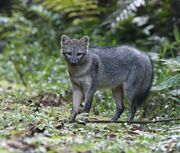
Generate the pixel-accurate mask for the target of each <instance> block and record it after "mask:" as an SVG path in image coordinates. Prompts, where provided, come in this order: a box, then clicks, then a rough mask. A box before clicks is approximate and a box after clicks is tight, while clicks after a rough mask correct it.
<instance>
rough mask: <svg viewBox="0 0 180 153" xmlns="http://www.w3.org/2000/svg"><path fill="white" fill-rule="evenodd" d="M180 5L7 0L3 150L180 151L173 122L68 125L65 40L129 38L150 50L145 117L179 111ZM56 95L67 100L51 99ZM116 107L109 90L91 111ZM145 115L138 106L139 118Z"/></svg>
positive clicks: (2, 51)
mask: <svg viewBox="0 0 180 153" xmlns="http://www.w3.org/2000/svg"><path fill="white" fill-rule="evenodd" d="M3 3H4V5H1V4H3ZM179 6H180V5H179V1H178V0H176V1H171V0H153V1H144V0H128V1H122V0H112V1H108V0H105V1H103V0H88V1H87V0H53V1H51V0H44V1H42V0H26V1H24V0H16V1H11V2H10V3H8V0H7V1H1V2H0V137H1V138H0V152H1V151H2V152H9V151H7V150H9V149H8V148H11V149H13V152H24V151H26V150H28V151H29V152H48V151H49V152H102V153H104V152H176V151H177V150H179V148H178V143H177V142H178V141H179V138H178V137H176V136H177V133H178V132H179V129H178V128H177V126H176V125H175V124H168V125H162V124H161V125H160V124H157V125H152V126H151V125H146V126H142V127H137V126H134V127H131V128H127V127H126V126H124V125H115V124H111V125H104V124H102V125H95V124H89V125H87V126H83V125H77V124H68V123H67V124H63V123H62V122H61V121H62V119H65V118H68V116H69V113H70V109H71V94H72V93H71V89H70V88H71V87H70V81H69V79H68V73H67V68H66V65H65V63H64V61H63V60H62V59H61V56H60V43H59V41H60V36H61V34H62V33H66V34H68V35H70V37H72V38H80V37H82V36H83V35H88V36H89V37H90V45H92V46H111V45H119V44H123V43H126V44H127V43H128V44H132V45H135V46H137V48H140V49H142V50H144V51H147V52H149V54H150V55H152V59H153V63H154V82H153V87H152V89H151V92H150V95H149V98H148V99H147V101H146V103H147V110H146V112H145V116H146V118H148V119H154V118H158V117H166V118H168V117H177V116H179V112H180V109H179V108H180V107H179V104H180V100H179V97H180V75H179V73H180V53H179V50H180V29H179V27H180V25H179V12H178V11H179V9H180V8H179ZM7 8H8V10H7ZM57 101H58V104H59V103H60V104H62V105H61V106H59V107H55V106H53V104H57V103H56V102H57ZM49 104H50V106H48V105H49ZM44 105H47V106H46V107H45V106H44ZM125 107H126V110H125V113H123V116H122V118H121V119H126V118H127V110H128V109H127V108H128V105H126V104H125ZM114 111H115V103H114V102H113V100H112V96H111V93H110V92H109V91H102V92H97V93H96V95H95V98H94V102H93V106H92V111H91V116H92V117H93V118H95V119H96V118H97V119H109V118H110V117H112V115H113V113H114ZM141 114H142V111H141V110H140V111H139V112H137V115H136V118H140V119H141V116H142V115H141ZM147 144H148V145H147ZM149 144H150V145H149ZM177 152H178V151H177Z"/></svg>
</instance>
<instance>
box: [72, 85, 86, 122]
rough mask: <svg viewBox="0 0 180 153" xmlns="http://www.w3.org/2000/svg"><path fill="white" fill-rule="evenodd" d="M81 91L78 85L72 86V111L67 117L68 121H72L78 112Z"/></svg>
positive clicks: (81, 95)
mask: <svg viewBox="0 0 180 153" xmlns="http://www.w3.org/2000/svg"><path fill="white" fill-rule="evenodd" d="M82 97H83V93H82V91H81V90H80V88H79V87H77V86H75V85H74V86H73V107H72V113H71V116H70V118H69V120H70V122H74V121H75V119H76V115H77V114H78V111H79V106H80V103H81V101H82Z"/></svg>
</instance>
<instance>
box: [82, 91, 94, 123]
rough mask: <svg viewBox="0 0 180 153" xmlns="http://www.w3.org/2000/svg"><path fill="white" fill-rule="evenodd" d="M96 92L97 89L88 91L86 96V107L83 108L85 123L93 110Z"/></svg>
mask: <svg viewBox="0 0 180 153" xmlns="http://www.w3.org/2000/svg"><path fill="white" fill-rule="evenodd" d="M95 91H96V90H95V88H90V89H89V90H87V91H86V94H85V105H84V108H83V116H82V117H83V118H82V120H83V121H85V122H86V120H87V116H88V113H89V111H90V109H91V105H92V101H93V97H94V94H95Z"/></svg>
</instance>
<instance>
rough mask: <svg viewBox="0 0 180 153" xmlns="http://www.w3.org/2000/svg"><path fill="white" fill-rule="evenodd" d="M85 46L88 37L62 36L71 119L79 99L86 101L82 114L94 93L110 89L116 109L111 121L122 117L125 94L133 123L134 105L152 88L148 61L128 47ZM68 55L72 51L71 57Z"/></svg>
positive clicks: (143, 54)
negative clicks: (70, 102)
mask: <svg viewBox="0 0 180 153" xmlns="http://www.w3.org/2000/svg"><path fill="white" fill-rule="evenodd" d="M63 41H65V42H66V43H63ZM67 42H68V43H67ZM88 45H89V39H88V37H87V36H85V37H83V38H81V39H80V40H77V39H70V38H69V37H67V36H65V35H63V36H62V38H61V46H62V54H63V56H64V58H65V59H66V61H67V64H68V70H69V76H70V79H71V82H72V86H73V93H74V94H73V110H72V114H71V117H70V120H71V121H73V120H75V118H76V115H77V113H78V109H77V108H78V107H79V104H80V102H81V100H82V99H84V100H85V106H84V109H83V112H84V113H89V111H90V108H91V104H92V100H93V96H94V94H95V92H96V90H98V89H102V88H109V89H111V90H112V93H113V97H114V99H115V101H116V106H117V109H116V113H115V115H114V116H113V118H112V120H117V119H118V118H119V116H120V115H121V114H122V112H123V110H124V104H123V95H124V94H126V96H127V97H128V100H129V116H128V121H132V120H133V118H134V115H135V112H136V109H137V106H138V105H140V104H141V103H142V102H143V101H144V100H145V98H146V96H147V93H148V92H149V90H150V88H151V85H152V81H153V67H152V63H151V60H150V58H149V57H148V56H147V55H146V54H145V53H143V52H140V51H139V50H137V49H136V48H134V47H130V46H125V45H124V46H116V47H105V48H88ZM67 52H71V56H69V55H67ZM78 53H82V56H81V57H79V56H78V55H79V54H78ZM67 56H68V57H67ZM73 60H74V61H75V62H74V63H73V62H72V61H73ZM77 91H78V92H77ZM80 92H81V93H80ZM76 93H78V94H76ZM118 93H119V95H118ZM81 94H82V96H81V98H79V95H81ZM77 99H78V100H77ZM75 106H76V107H75Z"/></svg>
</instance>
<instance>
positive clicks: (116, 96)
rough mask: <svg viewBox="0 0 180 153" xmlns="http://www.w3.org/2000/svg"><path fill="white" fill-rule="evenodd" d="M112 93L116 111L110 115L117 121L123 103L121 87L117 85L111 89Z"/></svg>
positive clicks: (122, 108) (122, 109)
mask: <svg viewBox="0 0 180 153" xmlns="http://www.w3.org/2000/svg"><path fill="white" fill-rule="evenodd" d="M112 94H113V97H114V100H115V102H116V112H115V114H114V116H113V117H112V120H113V121H117V120H118V118H119V117H120V115H121V114H122V112H123V111H124V104H123V87H122V86H119V87H117V88H115V89H113V90H112Z"/></svg>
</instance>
